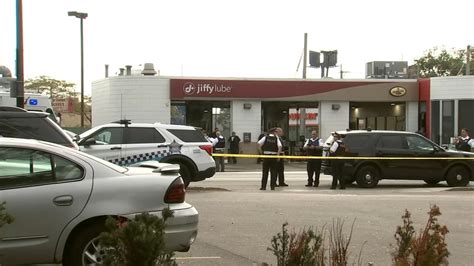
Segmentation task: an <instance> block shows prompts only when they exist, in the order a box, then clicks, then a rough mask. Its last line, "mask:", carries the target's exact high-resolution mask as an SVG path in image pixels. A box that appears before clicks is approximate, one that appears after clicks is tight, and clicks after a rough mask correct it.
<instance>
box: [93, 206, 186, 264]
mask: <svg viewBox="0 0 474 266" xmlns="http://www.w3.org/2000/svg"><path fill="white" fill-rule="evenodd" d="M172 216H173V213H172V211H170V210H169V209H165V210H163V218H162V219H161V218H159V217H156V216H154V215H150V214H148V213H142V214H139V215H136V216H135V219H134V220H132V221H124V220H118V221H117V219H114V218H112V217H109V218H108V219H107V221H106V229H107V231H106V232H104V233H102V234H101V240H100V244H101V245H102V246H103V247H105V249H106V250H107V256H106V258H105V261H104V265H114V266H117V265H120V266H152V265H153V266H155V265H177V264H176V262H175V261H174V260H173V255H174V253H173V252H170V251H167V250H166V249H165V242H164V234H165V233H164V229H165V226H166V225H165V222H166V220H167V219H168V218H170V217H172Z"/></svg>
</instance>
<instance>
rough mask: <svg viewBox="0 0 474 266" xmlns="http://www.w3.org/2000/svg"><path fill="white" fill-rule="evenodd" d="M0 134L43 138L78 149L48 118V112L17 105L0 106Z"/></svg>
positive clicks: (12, 136) (14, 136) (13, 136)
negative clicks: (26, 108)
mask: <svg viewBox="0 0 474 266" xmlns="http://www.w3.org/2000/svg"><path fill="white" fill-rule="evenodd" d="M0 136H3V137H11V138H25V139H37V140H44V141H48V142H52V143H57V144H60V145H63V146H66V147H70V148H73V149H76V150H77V149H79V147H78V146H77V144H76V143H75V142H74V141H73V140H72V139H71V137H69V136H68V135H67V134H66V133H65V132H64V131H63V130H62V129H61V127H59V126H58V125H57V124H56V123H55V122H53V121H52V120H51V119H50V118H49V114H48V113H44V112H35V111H27V110H25V109H22V108H18V107H11V106H0Z"/></svg>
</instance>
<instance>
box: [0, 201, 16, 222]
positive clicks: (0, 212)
mask: <svg viewBox="0 0 474 266" xmlns="http://www.w3.org/2000/svg"><path fill="white" fill-rule="evenodd" d="M14 220H15V219H13V217H12V216H11V215H9V214H8V213H7V212H6V211H5V202H2V203H0V228H1V227H2V226H4V225H6V224H11V223H13V221H14Z"/></svg>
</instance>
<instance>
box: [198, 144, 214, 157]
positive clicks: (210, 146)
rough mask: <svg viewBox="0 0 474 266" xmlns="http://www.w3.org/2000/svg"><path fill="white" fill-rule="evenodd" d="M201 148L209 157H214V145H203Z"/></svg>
mask: <svg viewBox="0 0 474 266" xmlns="http://www.w3.org/2000/svg"><path fill="white" fill-rule="evenodd" d="M199 148H201V149H202V150H205V151H206V152H207V153H209V155H212V145H201V146H199Z"/></svg>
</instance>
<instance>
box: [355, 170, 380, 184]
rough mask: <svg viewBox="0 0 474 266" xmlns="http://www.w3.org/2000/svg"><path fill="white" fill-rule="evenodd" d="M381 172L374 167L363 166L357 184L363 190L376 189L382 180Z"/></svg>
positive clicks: (357, 177)
mask: <svg viewBox="0 0 474 266" xmlns="http://www.w3.org/2000/svg"><path fill="white" fill-rule="evenodd" d="M380 179H381V178H380V171H379V170H378V169H377V168H376V167H374V166H372V165H365V166H362V167H361V168H360V169H359V170H358V171H357V175H356V182H357V185H359V187H363V188H373V187H376V186H377V184H378V183H379V180H380Z"/></svg>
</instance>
